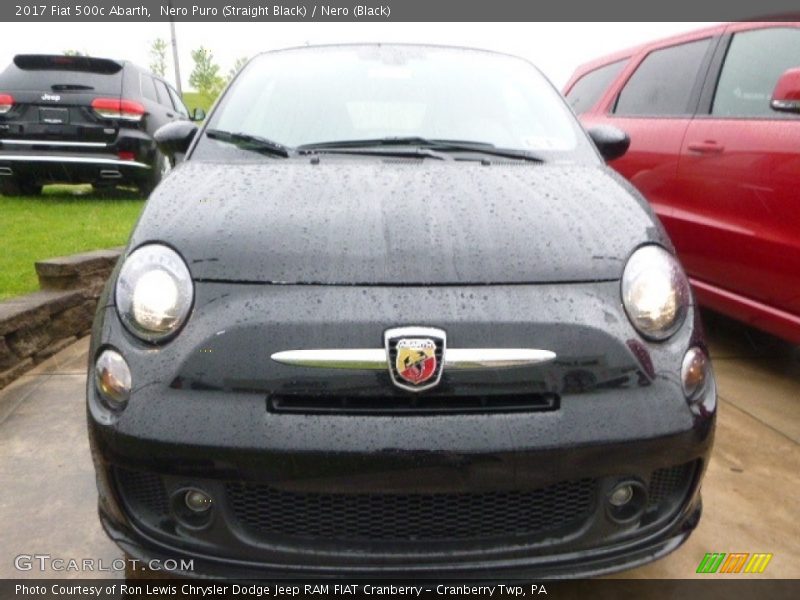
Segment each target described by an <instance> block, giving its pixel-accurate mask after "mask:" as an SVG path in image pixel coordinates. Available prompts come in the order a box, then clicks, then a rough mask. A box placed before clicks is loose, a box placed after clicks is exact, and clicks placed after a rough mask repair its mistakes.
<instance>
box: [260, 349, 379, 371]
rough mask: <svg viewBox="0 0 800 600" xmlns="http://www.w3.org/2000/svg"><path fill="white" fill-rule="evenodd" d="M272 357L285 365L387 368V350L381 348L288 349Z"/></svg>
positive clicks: (328, 367) (363, 368)
mask: <svg viewBox="0 0 800 600" xmlns="http://www.w3.org/2000/svg"><path fill="white" fill-rule="evenodd" d="M270 358H272V360H274V361H275V362H278V363H281V364H284V365H295V366H298V367H319V368H322V369H360V370H369V371H374V370H381V371H383V370H384V369H385V368H386V364H387V362H386V350H383V349H379V348H353V349H350V348H347V349H344V348H342V349H336V350H286V351H284V352H276V353H275V354H273V355H272V356H271V357H270Z"/></svg>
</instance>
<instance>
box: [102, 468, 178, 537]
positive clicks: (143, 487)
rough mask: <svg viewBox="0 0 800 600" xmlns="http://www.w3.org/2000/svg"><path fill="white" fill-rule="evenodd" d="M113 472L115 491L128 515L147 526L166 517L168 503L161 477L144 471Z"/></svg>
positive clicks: (116, 470) (120, 470)
mask: <svg viewBox="0 0 800 600" xmlns="http://www.w3.org/2000/svg"><path fill="white" fill-rule="evenodd" d="M114 471H115V478H116V481H117V489H118V490H119V491H120V492H121V495H122V498H123V501H124V503H125V505H126V506H127V508H128V510H129V512H130V513H132V514H133V515H135V516H136V517H137V518H138V519H140V520H141V521H143V522H145V523H148V524H154V523H157V522H158V521H159V520H160V519H163V518H165V517H166V516H168V515H167V513H168V511H169V501H168V500H167V490H166V487H165V486H164V482H163V481H162V479H161V477H159V476H158V475H155V474H153V473H149V472H145V471H131V470H128V469H115V470H114Z"/></svg>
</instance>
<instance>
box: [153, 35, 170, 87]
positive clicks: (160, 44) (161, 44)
mask: <svg viewBox="0 0 800 600" xmlns="http://www.w3.org/2000/svg"><path fill="white" fill-rule="evenodd" d="M167 47H168V46H167V42H166V41H165V40H164V39H162V38H156V39H154V40H153V42H152V43H151V44H150V60H151V62H150V70H151V71H152V72H153V73H155V74H156V75H158V76H159V77H165V76H166V75H167Z"/></svg>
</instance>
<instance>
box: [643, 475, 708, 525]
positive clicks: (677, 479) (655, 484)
mask: <svg viewBox="0 0 800 600" xmlns="http://www.w3.org/2000/svg"><path fill="white" fill-rule="evenodd" d="M696 468H697V461H692V462H689V463H685V464H682V465H675V466H674V467H667V468H665V469H658V470H657V471H653V474H652V475H651V476H650V484H649V485H648V489H647V507H646V508H645V521H648V520H651V519H654V518H660V517H663V516H666V515H668V514H670V513H672V512H673V511H674V510H675V509H677V508H678V506H680V504H681V502H682V501H683V498H684V496H685V495H686V492H687V491H688V489H689V486H690V485H691V483H692V479H693V477H694V472H695V470H696Z"/></svg>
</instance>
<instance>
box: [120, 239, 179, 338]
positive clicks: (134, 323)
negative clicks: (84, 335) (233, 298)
mask: <svg viewBox="0 0 800 600" xmlns="http://www.w3.org/2000/svg"><path fill="white" fill-rule="evenodd" d="M193 297H194V286H193V284H192V278H191V275H190V274H189V269H188V267H187V266H186V263H185V262H183V259H182V258H181V257H180V255H179V254H178V253H177V252H175V251H174V250H173V249H172V248H169V247H167V246H163V245H161V244H149V245H146V246H141V247H139V248H137V249H136V250H134V251H133V252H132V253H131V254H130V256H128V258H127V259H126V260H125V263H124V264H123V265H122V269H121V270H120V272H119V277H118V278H117V288H116V304H117V312H118V313H119V317H120V319H121V320H122V322H123V324H124V325H125V327H126V328H127V329H128V331H130V332H131V333H132V334H133V335H135V336H136V337H138V338H141V339H143V340H146V341H150V342H158V341H164V340H166V339H167V338H169V337H170V336H172V335H174V334H175V333H177V332H178V330H179V329H180V328H181V326H182V325H183V324H184V322H185V321H186V318H187V317H188V316H189V310H190V309H191V307H192V300H193Z"/></svg>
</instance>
